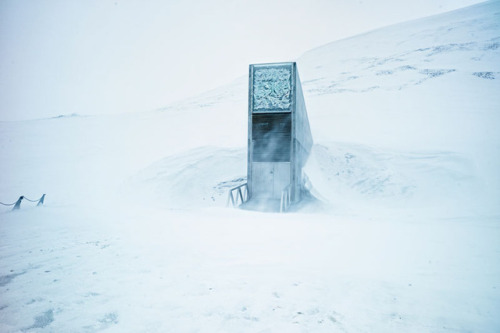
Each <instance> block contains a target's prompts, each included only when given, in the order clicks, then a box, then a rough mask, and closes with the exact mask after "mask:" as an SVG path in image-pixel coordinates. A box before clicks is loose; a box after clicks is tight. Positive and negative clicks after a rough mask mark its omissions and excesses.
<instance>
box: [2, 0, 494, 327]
mask: <svg viewBox="0 0 500 333" xmlns="http://www.w3.org/2000/svg"><path fill="white" fill-rule="evenodd" d="M499 17H500V2H499V1H490V2H487V3H485V4H480V5H477V6H473V7H470V8H467V9H463V10H459V11H455V12H452V13H449V14H445V15H440V16H437V17H432V18H427V19H423V20H419V21H414V22H408V23H405V24H401V25H397V26H393V27H387V28H384V29H380V30H377V31H374V32H370V33H367V34H364V35H361V36H355V37H353V38H350V39H346V40H342V41H338V42H334V43H331V44H328V45H325V46H324V47H321V48H318V49H315V50H311V51H309V52H307V53H306V54H305V55H304V56H303V57H302V58H300V59H298V69H299V72H300V75H301V79H302V82H303V86H304V93H305V99H306V103H307V107H308V115H309V120H310V124H311V129H312V133H313V137H314V140H315V146H314V147H313V151H312V154H311V156H310V159H309V162H308V164H307V166H306V172H307V176H308V178H309V186H310V188H311V192H312V193H313V195H314V196H315V197H316V198H318V199H319V201H313V202H312V203H311V204H310V205H309V206H306V207H304V208H303V210H302V211H299V212H297V213H290V214H283V215H280V214H265V213H258V212H250V211H241V210H234V209H226V208H225V207H224V206H225V201H226V194H227V192H226V191H227V189H228V188H229V187H231V186H233V185H234V186H235V185H238V184H241V183H243V182H244V181H245V177H246V158H245V157H246V139H247V136H246V131H247V102H248V99H247V96H248V95H247V90H246V89H247V81H246V80H247V79H246V78H243V79H238V80H236V81H235V83H234V84H232V85H230V86H226V87H221V88H220V89H216V90H213V91H211V92H207V93H206V94H204V95H202V96H197V97H194V98H192V99H189V100H186V101H184V102H182V103H177V104H175V105H170V106H167V107H166V108H165V109H163V110H159V111H157V112H149V113H138V114H123V115H118V116H92V117H82V116H79V115H69V116H61V117H57V118H52V119H41V120H32V121H23V122H2V123H0V138H1V141H0V156H2V163H1V164H0V173H1V175H2V176H1V178H0V201H2V202H5V201H9V202H13V201H15V200H16V199H17V196H19V195H21V194H22V195H26V196H27V197H29V198H37V197H39V196H40V195H41V194H42V193H47V198H46V205H45V206H44V207H41V208H36V207H34V204H33V203H29V202H23V203H22V208H21V210H19V211H16V212H11V211H9V209H8V208H5V207H0V332H96V331H106V332H124V331H125V332H450V331H451V332H470V331H477V332H496V331H498V330H499V328H500V317H499V316H498V309H499V308H500V290H499V288H500V286H499V281H500V264H499V261H498V257H499V254H500V242H499V241H498V240H499V239H500V225H499V223H500V209H499V207H500V174H499V173H498V170H499V169H500V131H498V124H500V94H498V91H500V74H499V73H500V48H499V47H498V46H499V43H500V20H499Z"/></svg>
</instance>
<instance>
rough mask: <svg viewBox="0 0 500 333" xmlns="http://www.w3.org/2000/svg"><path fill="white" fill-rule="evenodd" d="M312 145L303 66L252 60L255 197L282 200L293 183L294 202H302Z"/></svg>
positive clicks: (251, 154) (250, 172) (251, 186)
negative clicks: (301, 73)
mask: <svg viewBox="0 0 500 333" xmlns="http://www.w3.org/2000/svg"><path fill="white" fill-rule="evenodd" d="M290 122H291V124H290ZM311 146H312V137H311V131H310V127H309V121H308V119H307V111H306V107H305V102H304V96H303V93H302V87H301V83H300V78H299V75H298V71H297V65H296V64H295V63H275V64H259V65H250V70H249V97H248V188H249V193H250V200H279V199H280V198H281V192H282V191H283V189H285V188H286V187H287V186H289V185H290V186H291V192H292V202H297V201H299V200H300V199H301V187H302V183H303V179H302V167H303V166H304V165H305V163H306V161H307V158H308V156H309V153H310V150H311Z"/></svg>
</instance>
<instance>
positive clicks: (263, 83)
mask: <svg viewBox="0 0 500 333" xmlns="http://www.w3.org/2000/svg"><path fill="white" fill-rule="evenodd" d="M291 106H292V66H290V65H281V66H265V67H264V66H263V67H257V66H256V67H254V73H253V111H254V112H284V111H285V112H286V111H290V107H291Z"/></svg>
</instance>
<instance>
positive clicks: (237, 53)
mask: <svg viewBox="0 0 500 333" xmlns="http://www.w3.org/2000/svg"><path fill="white" fill-rule="evenodd" d="M478 2H482V0H418V1H417V0H415V1H404V0H403V1H402V0H359V1H350V0H307V1H306V0H303V1H300V0H287V1H274V0H235V1H229V0H227V1H226V0H212V1H208V0H184V1H183V0H148V1H140V0H137V1H123V0H60V1H57V0H1V1H0V51H1V53H0V120H22V119H34V118H44V117H51V116H57V115H60V114H71V113H78V114H103V113H118V112H130V111H147V110H152V109H156V108H159V107H162V106H165V105H167V104H169V103H170V102H173V101H175V100H178V99H182V98H184V97H188V96H191V95H195V94H197V93H200V92H203V91H205V90H208V89H212V88H215V87H217V86H220V85H222V84H225V83H228V82H230V81H232V80H233V79H235V78H237V77H239V76H241V75H245V74H246V73H247V71H248V65H249V64H251V63H261V62H275V61H291V60H295V59H296V58H298V57H299V56H300V55H301V54H302V53H304V52H305V51H307V50H309V49H311V48H314V47H316V46H320V45H322V44H326V43H329V42H332V41H335V40H338V39H341V38H344V37H349V36H352V35H355V34H358V33H362V32H366V31H368V30H372V29H374V28H378V27H382V26H385V25H389V24H393V23H398V22H403V21H407V20H411V19H415V18H419V17H424V16H429V15H432V14H437V13H440V12H445V11H449V10H453V9H456V8H460V7H465V6H467V5H471V4H474V3H478Z"/></svg>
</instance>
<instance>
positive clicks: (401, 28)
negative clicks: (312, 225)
mask: <svg viewBox="0 0 500 333" xmlns="http://www.w3.org/2000/svg"><path fill="white" fill-rule="evenodd" d="M499 7H500V5H499V2H498V1H490V2H486V3H483V4H479V5H476V6H473V7H470V8H467V9H463V10H458V11H455V12H451V13H447V14H443V15H439V16H435V17H431V18H425V19H421V20H417V21H414V22H408V23H405V24H401V25H397V26H393V27H387V28H383V29H379V30H377V31H373V32H369V33H366V34H364V35H360V36H355V37H352V38H349V39H346V40H341V41H337V42H333V43H331V44H328V45H325V46H323V47H320V48H318V49H315V50H311V51H309V52H307V53H306V54H304V56H302V57H301V58H300V59H298V64H299V71H300V74H301V78H302V82H303V86H304V91H305V95H306V103H307V106H308V112H309V119H310V122H311V127H312V131H313V135H314V139H315V141H316V142H317V143H319V144H320V146H318V147H316V148H315V149H314V153H313V156H312V157H311V163H310V165H309V167H308V170H307V172H308V174H309V176H310V179H311V180H312V185H313V186H314V187H315V191H314V192H315V193H316V194H317V195H318V197H321V198H322V199H323V200H324V201H328V202H330V203H332V204H334V205H335V206H337V207H339V206H342V207H346V206H349V204H348V202H345V201H342V204H339V200H340V199H341V198H340V197H350V196H354V197H357V198H358V199H360V198H361V199H368V200H369V201H372V200H373V199H377V198H379V197H380V196H382V197H383V198H386V199H387V198H388V195H387V192H388V191H387V190H386V189H385V188H386V187H388V186H389V187H391V188H392V190H391V191H390V192H391V196H390V197H391V199H396V198H399V199H402V200H397V201H394V202H397V205H398V206H400V205H401V204H402V203H405V204H407V203H409V202H410V201H409V200H408V199H409V198H412V197H414V196H417V197H419V198H421V199H423V198H425V197H427V198H428V199H430V197H431V196H428V193H433V194H435V195H434V196H432V200H427V202H422V201H419V200H415V202H414V204H416V205H418V206H422V205H424V206H430V205H435V206H437V207H436V209H435V210H434V212H435V213H436V210H439V206H440V205H442V204H443V205H445V206H446V209H443V211H446V214H448V213H449V212H450V210H453V209H456V210H457V212H456V214H458V215H461V214H469V213H471V214H476V213H478V212H480V211H483V213H484V214H486V215H488V214H492V213H493V214H494V213H496V212H497V207H498V206H500V202H498V199H497V198H498V197H500V193H499V189H500V177H499V176H498V173H497V172H496V167H497V166H498V165H499V162H500V161H499V156H500V147H499V145H498V142H500V132H499V131H498V130H497V127H498V125H497V124H498V123H500V112H498V110H499V109H500V95H499V94H498V93H497V91H500V80H498V79H497V78H496V77H497V76H498V73H500V62H499V61H498V60H499V59H500V48H499V47H498V46H499V45H500V44H499V43H500V33H499V31H500V26H499V25H500V23H499V20H498V17H499V16H500V8H499ZM245 80H246V79H245V78H241V79H239V80H237V81H235V83H234V84H233V85H229V86H225V87H222V88H220V89H216V90H214V91H211V92H208V93H207V94H205V95H202V96H199V97H197V98H194V99H191V100H187V101H185V102H181V103H178V104H175V105H173V106H170V107H169V108H166V109H165V110H166V112H172V110H179V111H180V110H192V109H199V110H200V111H199V112H203V113H209V112H213V110H220V109H226V112H227V113H226V115H227V116H229V115H231V117H233V119H234V120H235V121H237V122H235V123H233V124H236V125H238V126H239V128H242V126H241V122H246V118H245V117H244V112H243V110H244V109H246V98H247V95H246V87H245V85H244V83H245ZM229 103H231V104H232V106H231V107H235V108H236V109H241V110H242V111H241V116H240V117H239V118H235V117H234V115H233V113H234V112H235V111H234V110H232V109H231V107H230V106H228V104H229ZM169 110H170V111H169ZM225 123H226V124H227V123H230V122H229V121H228V122H225ZM214 125H215V124H214ZM226 130H227V128H226V127H219V128H217V127H214V131H220V132H221V133H223V132H225V131H226ZM238 137H239V138H240V139H241V138H244V137H245V132H242V133H239V134H238ZM332 142H333V143H332ZM326 143H328V144H329V145H330V148H331V149H329V150H324V149H323V150H322V149H321V145H325V144H326ZM352 143H355V144H356V145H352ZM360 146H364V148H363V147H361V152H360V153H358V151H356V149H357V148H355V147H360ZM347 147H350V149H351V150H350V151H349V149H347ZM353 149H354V150H353ZM373 150H379V151H384V152H383V153H382V155H384V154H385V155H391V156H393V157H392V158H390V160H391V161H390V162H389V163H388V158H387V157H381V159H379V158H378V157H379V156H380V154H370V153H369V152H370V151H373ZM325 151H329V154H332V156H329V157H324V156H323V157H322V156H316V155H317V154H320V155H321V154H324V153H325ZM341 151H342V153H341ZM407 153H409V155H410V156H412V157H408V154H407ZM344 154H348V155H355V156H357V157H358V158H355V159H353V160H350V163H351V164H350V166H349V167H352V168H363V167H365V166H355V163H357V162H358V161H360V159H359V157H360V154H361V155H362V156H361V157H362V158H363V159H362V160H364V161H361V162H360V163H365V164H368V165H369V166H370V167H369V168H370V173H369V177H370V178H368V179H359V180H352V179H351V178H352V177H351V176H350V172H351V171H350V170H349V168H346V169H345V170H344V173H339V174H337V173H335V174H334V175H332V174H331V173H330V172H331V171H332V170H331V167H329V166H328V165H324V166H323V165H318V163H319V164H321V163H322V162H320V160H325V159H326V160H328V159H330V160H335V161H342V160H343V159H344V156H343V155H344ZM417 155H418V156H421V157H419V158H417V157H415V156H417ZM448 157H449V160H447V159H448ZM367 159H371V160H369V161H367ZM314 160H316V162H313V161H314ZM395 160H398V161H400V162H398V163H394V161H395ZM403 161H404V162H403ZM436 162H437V163H438V165H434V163H436ZM311 165H317V167H316V168H315V169H312V167H311ZM341 165H342V164H340V165H336V166H335V168H337V169H338V168H339V167H341ZM401 165H403V166H402V167H399V166H401ZM367 168H368V167H367ZM383 168H386V169H387V168H390V173H388V172H387V171H384V170H382V169H383ZM322 170H328V171H326V172H323V171H322ZM409 170H412V171H411V172H410V171H409ZM457 170H460V171H459V172H458V173H457ZM244 173H245V170H244V169H243V168H242V169H241V172H239V173H238V176H236V174H235V175H234V177H239V176H240V175H241V174H244ZM457 174H459V176H457ZM346 175H349V176H346ZM350 177H351V178H350ZM229 178H231V177H228V180H230V179H229ZM389 178H391V179H393V178H396V179H398V182H397V184H392V183H391V184H390V185H388V183H387V181H386V182H385V183H384V182H383V181H381V180H383V179H389ZM184 181H186V182H189V179H185V180H184ZM359 182H363V184H364V186H365V187H360V186H358V185H356V184H358V183H359ZM346 184H351V185H349V186H347V187H346ZM215 185H216V181H215V180H213V182H212V186H215ZM367 186H373V188H366V187H367ZM381 187H383V188H384V190H380V188H381ZM207 188H208V187H207ZM320 188H321V190H320ZM340 188H342V189H343V190H342V193H343V194H342V195H339V193H340V191H339V189H340ZM396 189H397V190H396ZM319 192H321V193H319ZM478 192H479V193H480V195H478ZM175 193H176V192H172V193H171V196H175ZM212 196H214V197H217V196H215V195H212ZM450 196H454V198H450ZM444 198H447V199H444ZM347 201H349V200H347ZM424 201H425V200H424ZM170 202H172V201H170ZM183 202H184V203H185V201H183ZM223 202H224V200H220V202H219V204H223ZM355 202H357V204H359V203H358V201H356V200H355ZM445 202H446V203H445ZM178 204H180V205H181V206H182V205H183V203H178ZM214 204H217V203H214ZM386 205H391V202H388V203H386ZM174 206H175V204H174ZM468 209H469V211H468Z"/></svg>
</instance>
